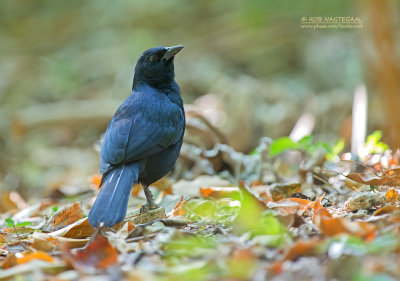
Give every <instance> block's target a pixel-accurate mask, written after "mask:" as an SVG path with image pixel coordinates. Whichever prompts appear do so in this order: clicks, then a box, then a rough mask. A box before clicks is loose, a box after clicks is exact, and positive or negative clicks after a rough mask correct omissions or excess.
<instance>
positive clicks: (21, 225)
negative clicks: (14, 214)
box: [15, 221, 32, 227]
mask: <svg viewBox="0 0 400 281" xmlns="http://www.w3.org/2000/svg"><path fill="white" fill-rule="evenodd" d="M28 225H32V222H30V221H22V222H19V223H17V224H16V225H15V226H16V227H24V226H28Z"/></svg>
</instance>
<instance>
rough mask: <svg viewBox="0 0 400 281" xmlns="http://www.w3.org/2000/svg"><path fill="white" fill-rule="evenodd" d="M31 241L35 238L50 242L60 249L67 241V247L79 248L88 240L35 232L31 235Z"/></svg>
mask: <svg viewBox="0 0 400 281" xmlns="http://www.w3.org/2000/svg"><path fill="white" fill-rule="evenodd" d="M32 238H33V241H34V242H35V240H42V241H43V243H46V242H47V243H52V244H53V245H54V247H55V248H56V249H58V250H61V249H62V248H63V245H64V244H67V243H68V247H69V248H71V249H72V248H80V247H83V246H85V245H86V244H87V242H88V241H89V238H86V239H72V238H66V237H61V236H52V235H51V234H50V233H40V232H35V233H33V235H32ZM42 241H37V242H36V243H42Z"/></svg>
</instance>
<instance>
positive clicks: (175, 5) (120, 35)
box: [0, 0, 398, 194]
mask: <svg viewBox="0 0 400 281" xmlns="http://www.w3.org/2000/svg"><path fill="white" fill-rule="evenodd" d="M384 2H385V1H384ZM365 3H366V2H365ZM389 4H390V5H392V6H396V5H395V4H396V2H394V1H392V2H390V3H389ZM365 6H367V5H366V4H365V5H364V2H352V1H347V0H335V1H272V0H258V1H230V0H229V1H228V0H221V1H211V0H203V1H190V0H187V1H177V0H169V1H147V0H131V1H127V0H116V1H106V0H87V1H77V0H70V1H51V0H37V1H29V0H20V1H9V0H2V1H1V3H0V155H1V161H0V182H1V185H0V187H1V188H2V189H14V188H28V189H29V190H30V192H31V193H32V194H35V193H36V190H38V189H39V190H43V189H44V188H45V187H48V186H51V185H57V184H60V183H65V182H69V183H72V182H74V181H78V182H80V183H82V182H84V181H85V179H86V177H87V176H88V175H90V174H93V173H95V172H96V171H97V169H98V158H99V155H98V152H97V151H96V149H95V148H96V146H98V144H96V143H97V141H98V139H99V138H100V136H101V134H102V133H103V132H104V131H105V129H106V127H107V123H108V120H109V119H110V118H111V116H112V115H113V113H114V112H115V110H116V109H117V107H118V105H119V104H120V103H121V102H122V101H123V100H124V99H125V98H126V97H127V96H128V95H129V94H130V89H131V86H132V85H131V83H132V77H133V70H134V65H135V63H136V60H137V58H138V56H139V55H140V54H141V53H142V52H143V51H144V50H145V49H148V48H151V47H154V46H158V45H164V46H170V45H177V44H183V45H185V49H184V51H183V52H181V53H180V54H179V56H178V57H177V58H176V60H175V66H176V80H177V81H178V83H179V84H180V86H181V90H182V95H183V99H184V101H185V103H187V104H192V103H196V99H198V98H199V97H200V96H202V95H205V94H212V97H214V99H211V101H210V100H207V99H206V100H205V101H210V102H212V103H213V104H210V107H215V108H217V109H218V110H220V111H221V112H223V113H224V114H223V115H222V117H223V118H219V119H218V120H214V121H215V122H214V123H215V124H214V125H215V126H217V127H218V128H219V129H220V130H221V131H222V132H224V133H225V134H226V135H227V136H228V139H229V143H230V144H231V145H232V146H233V147H234V148H235V149H237V150H240V151H244V152H249V151H250V150H251V149H252V148H254V146H255V145H256V144H257V142H258V139H259V138H260V137H262V136H268V137H278V136H283V135H288V134H289V133H290V131H291V130H292V128H293V126H294V125H295V123H296V121H297V119H298V118H299V116H301V114H303V113H305V112H311V113H312V114H313V115H315V118H316V125H315V129H314V133H315V134H316V135H318V136H319V137H320V138H321V139H324V140H333V139H335V138H338V137H339V136H345V137H348V128H349V125H348V123H349V122H348V118H349V116H350V115H351V103H352V96H353V92H354V89H355V87H356V86H357V85H359V84H361V83H365V84H367V88H368V94H369V96H370V102H369V105H370V108H369V112H370V113H369V126H370V128H379V127H380V126H382V124H383V123H384V122H385V121H384V117H383V116H382V109H381V107H380V106H379V96H378V95H377V89H376V88H377V87H376V86H374V84H373V81H372V82H371V77H373V73H372V74H371V73H369V72H368V63H367V62H366V60H365V59H364V56H365V54H368V52H369V51H370V50H368V48H366V47H365V46H369V45H371V46H374V45H373V42H372V41H369V40H373V38H372V39H371V36H370V34H371V33H372V32H373V31H370V30H369V28H368V25H369V24H370V23H369V22H370V21H372V20H373V19H372V18H370V17H371V15H370V14H368V13H369V9H372V6H371V7H365ZM389 10H391V11H392V12H393V14H396V13H395V11H398V7H397V6H396V7H395V9H394V10H393V9H389ZM304 16H306V17H309V16H334V17H335V16H360V17H361V18H362V20H363V22H364V26H363V28H361V29H332V30H318V29H316V30H304V29H301V28H300V19H301V17H304ZM395 27H396V28H395V29H394V31H395V33H396V34H397V33H398V28H397V26H396V24H395ZM371 42H372V43H371ZM372 49H373V47H372ZM396 50H398V48H397V49H396ZM372 80H373V79H372ZM198 104H202V106H203V107H204V106H205V107H207V102H206V103H205V105H204V100H203V103H198Z"/></svg>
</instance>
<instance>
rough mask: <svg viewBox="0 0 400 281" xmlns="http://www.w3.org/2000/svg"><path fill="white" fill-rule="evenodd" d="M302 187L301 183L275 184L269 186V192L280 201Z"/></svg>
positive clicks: (275, 199) (274, 198)
mask: <svg viewBox="0 0 400 281" xmlns="http://www.w3.org/2000/svg"><path fill="white" fill-rule="evenodd" d="M300 189H301V184H300V183H290V184H275V185H273V186H271V187H270V188H269V190H268V191H269V193H270V194H271V197H272V199H273V200H274V201H278V200H281V199H284V198H288V197H289V196H291V195H292V194H293V193H295V192H299V191H300Z"/></svg>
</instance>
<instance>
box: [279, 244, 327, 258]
mask: <svg viewBox="0 0 400 281" xmlns="http://www.w3.org/2000/svg"><path fill="white" fill-rule="evenodd" d="M321 241H322V240H321V239H310V240H300V241H297V242H296V243H295V244H294V245H293V246H291V247H290V249H289V250H288V251H287V252H286V254H285V255H284V257H283V259H282V261H287V260H294V259H296V258H298V257H301V256H306V255H309V254H311V253H312V251H313V250H315V248H316V247H318V246H319V245H320V242H321Z"/></svg>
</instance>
